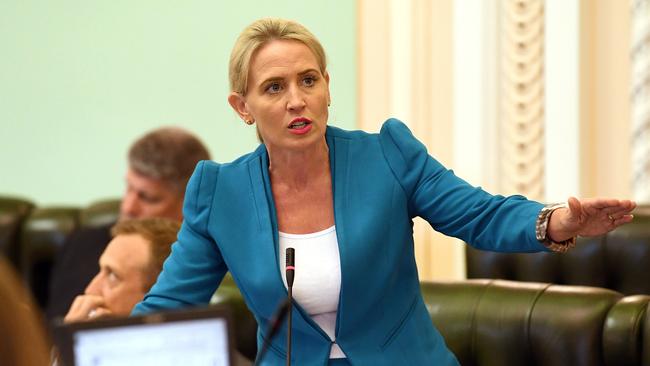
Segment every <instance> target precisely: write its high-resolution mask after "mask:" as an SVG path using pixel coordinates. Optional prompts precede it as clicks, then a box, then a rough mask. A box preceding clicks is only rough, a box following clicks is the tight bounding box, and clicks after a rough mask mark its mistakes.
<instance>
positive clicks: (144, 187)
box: [46, 127, 210, 319]
mask: <svg viewBox="0 0 650 366" xmlns="http://www.w3.org/2000/svg"><path fill="white" fill-rule="evenodd" d="M208 159H210V154H209V153H208V150H207V149H206V147H205V146H204V145H203V143H202V142H201V141H200V140H199V139H198V138H197V137H196V136H194V135H192V134H191V133H189V132H187V131H185V130H183V129H180V128H175V127H165V128H159V129H156V130H153V131H151V132H149V133H147V134H145V135H144V136H142V137H140V138H139V139H138V140H137V141H135V143H134V144H133V145H132V146H131V148H130V149H129V154H128V169H127V172H126V190H125V193H124V196H123V197H122V202H121V206H120V216H119V220H120V221H121V220H124V219H133V218H148V217H162V218H167V219H171V220H176V221H181V220H182V218H183V213H182V207H183V199H184V195H185V186H186V184H187V181H188V180H189V178H190V176H191V175H192V172H193V171H194V168H195V166H196V164H197V163H198V162H199V161H201V160H208ZM111 226H113V223H111V224H109V225H106V226H103V227H97V228H84V229H81V230H78V231H76V232H74V233H73V234H72V235H71V236H70V238H69V239H68V241H67V242H66V244H65V245H64V246H63V248H62V249H61V252H60V253H59V255H58V256H57V259H56V261H55V263H54V268H53V270H52V277H51V280H50V291H49V301H48V304H47V309H46V314H47V317H48V318H49V319H52V318H54V317H59V316H63V315H64V314H66V312H67V311H68V309H69V308H70V305H71V304H72V301H73V299H74V298H75V296H77V295H79V294H81V293H83V291H84V288H85V287H86V285H87V284H88V283H89V282H90V280H91V279H92V278H93V276H95V274H96V273H97V272H98V270H99V268H98V266H97V262H98V259H99V257H100V255H101V254H102V252H104V249H105V248H106V246H107V244H108V242H109V241H111V236H110V228H111Z"/></svg>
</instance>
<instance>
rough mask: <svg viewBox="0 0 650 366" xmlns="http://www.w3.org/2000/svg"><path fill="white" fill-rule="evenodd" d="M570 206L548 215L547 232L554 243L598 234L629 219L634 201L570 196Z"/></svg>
mask: <svg viewBox="0 0 650 366" xmlns="http://www.w3.org/2000/svg"><path fill="white" fill-rule="evenodd" d="M568 203H569V207H568V208H560V209H557V210H555V211H553V213H552V214H551V219H550V220H549V223H548V229H547V235H548V236H549V237H550V239H551V240H553V241H555V242H562V241H565V240H568V239H570V238H572V237H574V236H577V235H580V236H597V235H602V234H605V233H608V232H610V231H612V230H614V229H616V228H617V227H619V226H621V225H623V224H627V223H628V222H630V221H632V218H633V216H632V214H631V212H632V210H634V208H635V207H636V203H635V202H634V201H630V200H617V199H607V198H590V199H584V200H582V201H580V200H578V199H577V198H575V197H569V201H568Z"/></svg>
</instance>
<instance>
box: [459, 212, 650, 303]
mask: <svg viewBox="0 0 650 366" xmlns="http://www.w3.org/2000/svg"><path fill="white" fill-rule="evenodd" d="M465 253H466V260H467V278H470V279H471V278H494V279H506V280H513V281H531V282H550V283H556V284H564V285H581V286H596V287H604V288H609V289H612V290H615V291H617V292H621V293H623V294H626V295H634V294H646V295H650V207H648V206H646V207H639V208H638V209H637V210H636V211H635V218H634V221H633V222H632V223H630V224H627V225H624V226H621V227H619V228H617V229H616V230H614V231H612V232H610V233H608V234H607V235H603V236H600V237H595V238H578V243H577V246H576V247H575V248H574V249H572V250H570V251H569V252H568V253H565V254H558V253H547V252H542V253H525V254H518V253H495V252H486V251H480V250H477V249H474V248H472V247H470V246H469V245H468V246H467V247H466V252H465Z"/></svg>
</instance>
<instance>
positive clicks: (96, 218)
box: [80, 199, 120, 228]
mask: <svg viewBox="0 0 650 366" xmlns="http://www.w3.org/2000/svg"><path fill="white" fill-rule="evenodd" d="M119 215H120V200H119V199H106V200H101V201H96V202H93V203H91V204H90V205H89V206H88V207H86V208H84V209H83V210H81V213H80V226H81V227H84V228H85V227H102V226H107V225H111V224H113V223H115V222H117V219H118V217H119Z"/></svg>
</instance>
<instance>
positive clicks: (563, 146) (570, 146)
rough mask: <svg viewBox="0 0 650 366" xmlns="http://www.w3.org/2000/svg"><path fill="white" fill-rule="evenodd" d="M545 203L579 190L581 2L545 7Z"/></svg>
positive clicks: (559, 1)
mask: <svg viewBox="0 0 650 366" xmlns="http://www.w3.org/2000/svg"><path fill="white" fill-rule="evenodd" d="M544 14H545V22H544V23H545V26H546V28H545V31H546V43H545V46H546V47H545V61H544V63H545V86H546V99H545V108H544V110H545V113H546V121H545V122H546V123H545V139H546V142H545V145H546V146H545V160H546V177H545V181H546V182H545V183H546V184H545V186H546V187H545V188H546V189H545V192H546V201H547V202H555V201H564V200H566V199H567V197H568V196H569V195H579V194H580V192H579V189H580V181H579V177H580V166H579V163H580V112H579V108H580V88H579V86H580V78H579V75H580V74H579V65H580V57H579V52H580V42H579V41H580V1H579V0H546V4H545V12H544Z"/></svg>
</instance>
